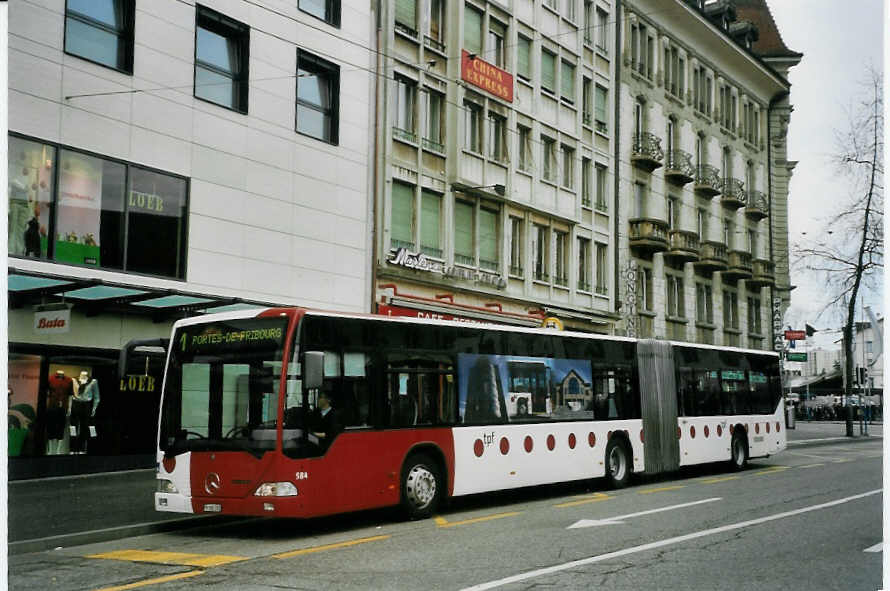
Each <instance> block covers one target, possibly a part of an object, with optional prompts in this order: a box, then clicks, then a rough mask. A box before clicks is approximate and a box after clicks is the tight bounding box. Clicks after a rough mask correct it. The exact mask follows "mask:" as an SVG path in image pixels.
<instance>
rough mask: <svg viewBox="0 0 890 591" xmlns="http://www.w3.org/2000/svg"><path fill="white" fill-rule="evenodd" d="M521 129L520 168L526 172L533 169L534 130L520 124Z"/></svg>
mask: <svg viewBox="0 0 890 591" xmlns="http://www.w3.org/2000/svg"><path fill="white" fill-rule="evenodd" d="M518 129H519V170H524V171H526V172H528V171H530V170H531V169H532V165H533V164H534V163H533V161H532V154H533V152H532V130H531V129H529V128H528V127H523V126H522V125H520V126H519V127H518Z"/></svg>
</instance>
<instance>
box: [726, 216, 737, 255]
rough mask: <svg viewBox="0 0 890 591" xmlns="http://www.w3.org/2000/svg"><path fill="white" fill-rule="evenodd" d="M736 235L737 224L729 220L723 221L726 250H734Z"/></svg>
mask: <svg viewBox="0 0 890 591" xmlns="http://www.w3.org/2000/svg"><path fill="white" fill-rule="evenodd" d="M734 234H735V224H733V223H732V222H731V221H729V220H728V219H724V220H723V244H725V245H726V248H727V249H729V250H732V246H733V242H734V240H733V235H734Z"/></svg>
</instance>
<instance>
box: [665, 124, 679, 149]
mask: <svg viewBox="0 0 890 591" xmlns="http://www.w3.org/2000/svg"><path fill="white" fill-rule="evenodd" d="M676 129H677V126H676V123H675V121H674V118H673V117H669V118H668V120H667V129H666V130H665V136H664V139H665V142H664V143H665V152H666V153H667V154H668V158H670V154H671V152H672V151H673V150H674V134H675V132H676Z"/></svg>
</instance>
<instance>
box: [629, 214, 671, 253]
mask: <svg viewBox="0 0 890 591" xmlns="http://www.w3.org/2000/svg"><path fill="white" fill-rule="evenodd" d="M630 247H631V248H633V249H636V250H637V251H639V252H642V253H649V252H662V251H665V250H667V249H668V225H667V222H665V221H662V220H655V219H650V218H637V219H632V220H630Z"/></svg>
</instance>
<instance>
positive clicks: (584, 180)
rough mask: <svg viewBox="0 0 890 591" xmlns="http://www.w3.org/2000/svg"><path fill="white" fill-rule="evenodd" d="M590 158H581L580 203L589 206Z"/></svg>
mask: <svg viewBox="0 0 890 591" xmlns="http://www.w3.org/2000/svg"><path fill="white" fill-rule="evenodd" d="M591 172H592V171H591V166H590V158H582V159H581V205H583V206H584V207H590V205H591V202H592V199H591V184H592V179H591V178H590V175H591Z"/></svg>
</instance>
